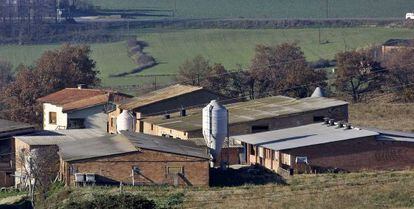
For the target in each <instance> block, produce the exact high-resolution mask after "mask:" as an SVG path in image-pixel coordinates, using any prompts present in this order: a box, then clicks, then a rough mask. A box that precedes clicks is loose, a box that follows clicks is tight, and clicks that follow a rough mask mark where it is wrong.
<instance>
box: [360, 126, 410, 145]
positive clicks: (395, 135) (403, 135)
mask: <svg viewBox="0 0 414 209" xmlns="http://www.w3.org/2000/svg"><path fill="white" fill-rule="evenodd" d="M364 129H366V130H370V131H375V132H378V133H380V136H379V137H377V140H384V141H401V142H414V133H408V132H401V131H389V130H382V129H377V128H364Z"/></svg>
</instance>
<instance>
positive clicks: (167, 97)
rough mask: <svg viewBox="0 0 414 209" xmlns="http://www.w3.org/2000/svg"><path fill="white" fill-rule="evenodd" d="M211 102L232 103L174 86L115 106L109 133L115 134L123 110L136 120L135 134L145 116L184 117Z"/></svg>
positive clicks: (206, 92) (201, 90) (197, 88)
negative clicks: (170, 114) (187, 110)
mask: <svg viewBox="0 0 414 209" xmlns="http://www.w3.org/2000/svg"><path fill="white" fill-rule="evenodd" d="M211 100H220V101H226V102H231V101H232V100H229V98H228V97H226V96H223V95H220V94H217V93H215V92H212V91H210V90H208V89H205V88H203V87H200V86H191V85H182V84H176V85H172V86H168V87H166V88H162V89H159V90H156V91H152V92H149V93H147V94H144V95H141V96H138V97H134V98H131V99H129V100H126V101H124V102H122V103H121V104H120V105H117V108H116V109H114V111H112V112H111V113H109V121H110V123H109V133H116V120H117V118H118V116H119V115H120V114H121V112H122V111H124V110H126V111H129V112H130V113H132V114H133V115H134V117H135V118H136V120H137V121H136V132H143V122H142V120H141V119H143V118H145V117H147V116H151V115H163V114H166V113H171V112H180V114H182V115H183V114H184V115H185V114H186V112H185V111H186V110H185V109H187V108H190V107H193V108H194V107H196V106H203V105H205V104H207V103H209V102H210V101H211ZM235 101H236V100H235ZM183 111H184V112H183Z"/></svg>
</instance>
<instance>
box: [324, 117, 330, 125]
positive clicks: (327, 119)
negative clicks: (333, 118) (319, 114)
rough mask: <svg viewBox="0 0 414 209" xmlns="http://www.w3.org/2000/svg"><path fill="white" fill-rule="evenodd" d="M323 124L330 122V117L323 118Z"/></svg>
mask: <svg viewBox="0 0 414 209" xmlns="http://www.w3.org/2000/svg"><path fill="white" fill-rule="evenodd" d="M323 124H324V125H328V124H329V118H328V117H325V118H323Z"/></svg>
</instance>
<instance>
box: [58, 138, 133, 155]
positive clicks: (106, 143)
mask: <svg viewBox="0 0 414 209" xmlns="http://www.w3.org/2000/svg"><path fill="white" fill-rule="evenodd" d="M58 146H59V155H60V156H61V158H62V159H63V160H64V161H74V160H82V159H89V158H95V157H104V156H111V155H117V154H125V153H130V152H136V151H138V149H137V148H135V146H134V145H133V144H132V143H131V142H130V141H129V140H128V139H127V138H125V137H124V136H122V135H110V136H103V137H98V138H90V139H87V140H85V139H74V140H71V141H66V142H63V143H60V144H58Z"/></svg>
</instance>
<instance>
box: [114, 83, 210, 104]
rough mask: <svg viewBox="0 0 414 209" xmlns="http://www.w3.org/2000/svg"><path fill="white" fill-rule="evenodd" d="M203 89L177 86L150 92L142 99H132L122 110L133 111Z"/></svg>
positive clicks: (141, 97)
mask: <svg viewBox="0 0 414 209" xmlns="http://www.w3.org/2000/svg"><path fill="white" fill-rule="evenodd" d="M201 89H203V87H199V86H190V85H181V84H176V85H173V86H168V87H166V88H163V89H159V90H157V91H153V92H150V93H148V94H144V95H142V96H140V97H136V98H132V99H130V100H128V101H126V102H124V103H123V104H121V106H120V108H121V109H126V110H133V109H136V108H139V107H143V106H145V105H149V104H152V103H156V102H159V101H162V100H166V99H170V98H173V97H177V96H181V95H184V94H188V93H191V92H195V91H199V90H201Z"/></svg>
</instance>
